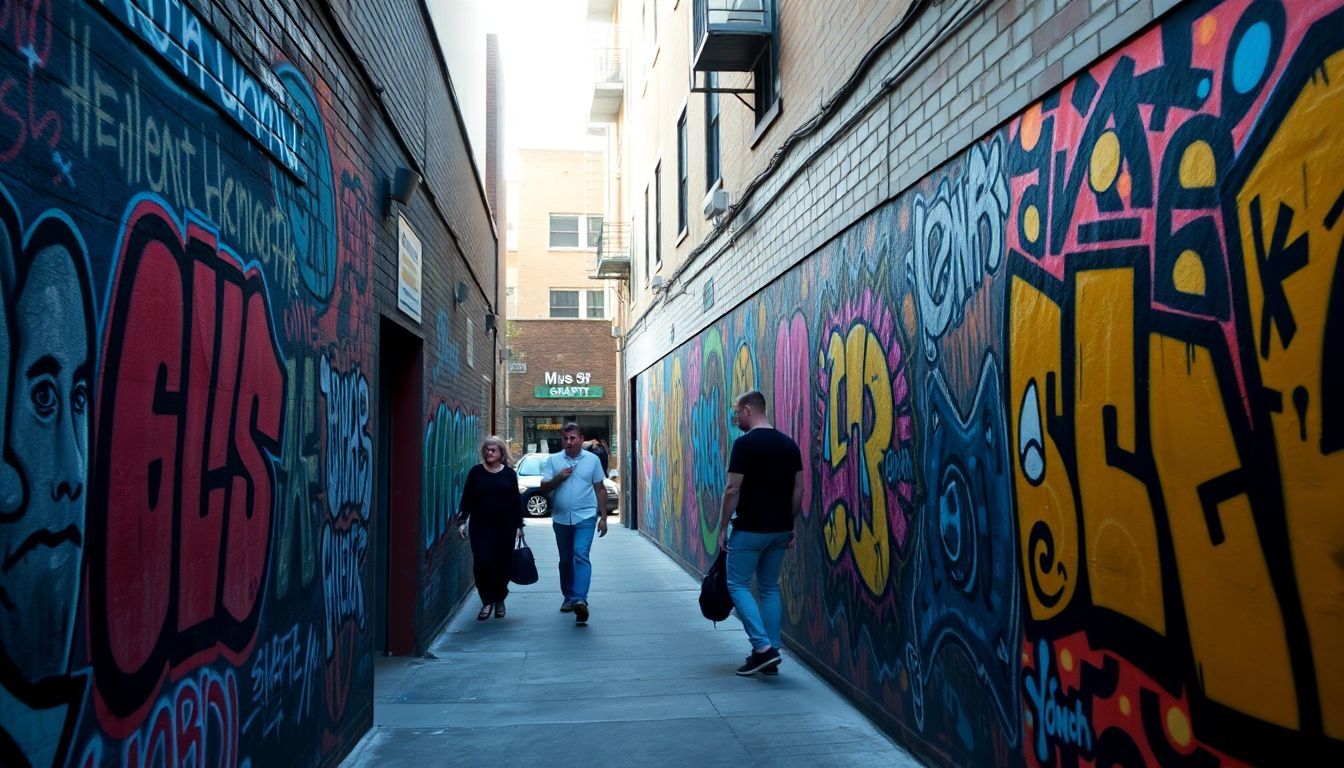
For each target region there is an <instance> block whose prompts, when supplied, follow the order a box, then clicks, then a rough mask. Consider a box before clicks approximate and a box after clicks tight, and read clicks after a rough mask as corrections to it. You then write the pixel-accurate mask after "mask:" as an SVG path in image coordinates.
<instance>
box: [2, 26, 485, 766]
mask: <svg viewBox="0 0 1344 768" xmlns="http://www.w3.org/2000/svg"><path fill="white" fill-rule="evenodd" d="M335 5H337V6H340V7H337V8H335V9H333V8H332V4H327V3H310V2H298V1H297V0H285V1H283V2H261V1H260V0H255V1H244V2H233V1H229V2H206V0H190V1H189V2H186V3H181V4H178V3H137V4H132V3H106V4H103V3H83V2H76V1H75V0H57V1H56V2H43V3H38V2H30V1H29V0H21V2H17V3H13V4H11V5H10V6H8V7H7V9H6V11H5V14H4V19H3V21H2V22H0V25H7V26H5V29H6V33H5V35H3V42H0V79H3V86H0V87H2V88H3V90H4V91H5V92H7V93H12V94H16V93H23V94H25V96H24V100H25V103H27V104H28V107H25V108H24V109H23V110H22V111H23V112H24V117H22V118H21V119H18V120H9V121H5V124H4V127H3V128H0V145H3V148H0V242H3V243H4V245H3V247H0V398H3V400H4V407H3V408H0V412H3V413H5V414H6V419H5V421H3V422H0V441H3V445H4V451H3V459H0V549H3V550H4V551H6V552H10V553H14V552H17V551H19V550H21V549H22V548H24V547H31V546H33V545H37V546H39V547H50V548H51V549H52V550H53V554H51V556H45V555H44V556H42V557H41V558H38V557H36V556H34V557H29V558H20V560H19V561H16V562H14V563H10V564H7V567H6V569H5V571H6V573H5V574H4V576H3V577H0V596H2V597H3V598H4V600H3V602H4V603H6V610H5V611H4V612H3V615H2V616H0V688H3V689H4V690H3V692H2V695H0V753H3V757H2V758H0V762H4V763H6V764H9V763H11V762H16V763H17V764H34V765H53V764H56V765H65V764H80V765H85V764H90V765H105V764H123V763H124V764H131V763H136V762H137V761H138V760H140V759H150V760H152V759H156V758H153V757H152V754H151V750H157V749H162V750H163V752H162V753H159V754H162V755H168V756H183V758H184V759H185V756H186V755H188V754H190V752H189V750H191V749H195V750H197V752H196V755H197V759H198V760H199V761H200V762H201V763H202V764H217V763H224V762H230V763H233V762H236V763H246V762H251V763H254V764H260V763H267V764H271V763H275V764H286V765H316V764H334V763H335V762H337V761H339V760H340V758H341V757H342V756H343V755H344V754H345V753H346V752H347V751H348V749H349V748H350V746H351V745H352V744H353V743H354V741H355V740H356V739H358V738H359V737H360V735H361V734H362V733H363V732H364V731H365V730H367V728H368V727H369V725H370V723H371V720H372V683H373V680H372V658H373V653H374V644H375V635H377V634H379V633H380V632H381V626H382V623H383V621H384V615H385V613H387V612H388V608H389V607H388V606H387V605H384V604H383V599H382V595H383V594H384V590H382V589H380V588H379V587H380V585H385V584H386V583H387V582H386V578H387V566H386V563H380V562H379V561H378V558H379V555H378V554H377V553H379V552H381V551H383V547H382V546H381V545H382V543H383V540H384V539H385V538H388V539H391V540H392V541H393V544H392V545H391V547H390V548H389V551H390V552H391V553H392V554H393V557H394V558H395V561H396V562H403V563H413V564H414V567H413V568H411V569H408V570H406V571H404V572H405V573H406V574H407V581H406V582H405V584H406V589H404V590H403V591H401V592H400V594H399V598H398V599H399V600H401V601H402V602H401V604H400V605H401V608H402V609H403V610H402V611H401V613H400V614H396V613H395V612H394V615H396V616H397V617H398V618H397V619H396V620H395V621H394V622H393V623H394V624H395V626H394V627H393V634H395V635H398V636H401V637H403V638H404V640H405V643H404V647H402V648H400V650H402V651H403V652H411V651H414V650H416V649H417V647H418V648H423V647H424V646H425V645H426V644H427V643H428V640H429V639H430V638H431V636H432V634H433V633H434V632H435V631H436V629H437V628H438V627H439V626H440V625H442V623H443V622H444V621H445V620H446V618H447V615H448V613H449V611H450V610H451V608H452V607H453V606H454V605H455V604H456V603H457V602H458V601H459V600H460V599H461V598H462V597H463V596H464V595H465V593H466V591H467V589H468V588H469V586H470V583H471V581H470V579H471V577H470V571H469V558H468V557H463V556H462V553H463V552H464V549H465V545H464V544H461V543H460V542H458V541H457V539H456V537H452V538H449V537H446V536H444V535H443V534H444V532H445V524H446V519H445V514H446V512H447V511H448V510H449V509H450V507H451V506H452V505H453V504H455V498H454V497H453V494H454V492H455V490H456V484H457V483H459V482H460V480H459V478H460V475H461V472H462V470H463V469H464V467H466V466H469V465H470V464H471V463H474V461H475V456H476V452H475V448H476V445H477V444H478V441H479V438H480V433H481V428H480V420H481V419H482V417H483V416H484V415H486V414H487V413H488V411H487V409H488V407H489V388H490V387H491V386H492V384H493V381H492V380H493V377H492V370H493V365H492V357H493V355H492V347H491V345H492V343H493V340H492V338H491V337H490V336H489V335H488V334H486V333H485V332H484V316H485V314H486V312H487V311H488V309H489V307H490V305H491V303H492V301H493V297H491V296H490V295H488V294H487V293H486V291H485V290H484V288H483V287H482V286H481V284H479V283H478V281H477V279H476V277H475V276H477V275H482V274H483V275H486V276H487V277H489V276H490V275H493V274H494V270H495V269H496V263H495V256H494V254H495V247H496V243H495V240H494V236H493V233H492V231H491V227H490V222H489V218H488V215H487V213H486V206H485V203H484V201H483V199H482V193H481V188H480V185H479V182H478V179H477V177H476V174H475V172H474V170H473V168H472V166H471V165H470V162H469V161H468V159H467V155H466V152H465V143H464V139H463V137H462V135H461V129H460V121H459V120H458V119H457V115H456V111H455V106H454V104H453V100H452V98H451V94H450V92H449V90H448V87H447V80H446V78H445V77H444V76H443V73H442V71H441V69H440V68H439V66H438V64H437V62H438V60H439V57H438V52H437V50H436V49H435V48H434V47H433V43H432V42H431V41H432V37H431V36H430V35H429V34H428V33H427V30H426V28H425V21H424V19H425V16H424V14H423V13H422V8H421V6H419V5H418V4H412V3H402V2H397V1H396V0H389V1H388V2H372V3H362V4H360V5H359V9H358V13H359V14H361V16H360V18H361V19H363V18H364V16H363V15H362V14H367V16H368V17H370V18H378V19H380V20H381V24H380V25H376V26H375V25H370V24H363V23H361V24H360V25H358V28H357V25H355V24H353V23H352V19H350V18H349V17H347V16H345V15H344V14H345V13H346V12H347V11H349V10H350V8H348V7H346V4H335ZM137 9H139V10H138V11H137ZM333 13H335V14H336V15H333ZM139 14H143V15H139ZM170 43H175V44H177V45H178V46H179V47H178V48H177V49H172V48H170V47H168V46H169V44H170ZM393 50H395V51H396V52H397V55H398V56H401V57H402V59H401V60H402V61H403V62H404V61H405V60H406V58H407V57H409V59H410V60H412V61H415V62H417V63H419V64H423V66H415V67H407V68H404V72H403V74H404V75H405V76H400V77H393V76H391V75H390V74H389V75H383V74H382V72H383V71H384V70H383V69H380V68H378V67H375V68H374V70H373V71H372V74H370V72H369V70H367V69H366V64H365V62H390V61H391V52H392V51H393ZM164 51H167V53H165V52H164ZM386 71H387V72H389V73H391V72H396V69H394V68H391V67H387V68H386ZM380 89H381V93H380ZM384 99H386V100H387V103H388V105H389V107H388V111H386V112H385V111H384V107H383V106H382V104H383V100H384ZM412 104H413V105H414V111H413V114H414V115H415V116H416V120H415V122H414V123H412V122H408V121H406V120H405V119H404V118H405V117H406V115H407V114H411V113H408V112H407V111H406V109H407V105H412ZM397 105H400V106H397ZM398 115H400V117H397V116H398ZM393 118H396V119H393ZM426 126H428V127H426ZM398 167H419V168H421V169H423V170H424V172H425V177H426V184H425V185H424V186H423V187H422V190H421V192H419V193H417V194H416V195H415V196H414V197H413V198H412V199H411V201H410V202H409V204H407V205H406V206H403V207H399V211H398V212H397V213H399V214H400V215H402V216H404V217H405V219H406V221H407V222H408V223H409V224H410V226H411V227H413V228H414V230H415V232H416V233H417V235H418V237H419V238H420V239H421V241H422V243H423V246H424V259H425V262H424V269H423V279H422V294H423V295H422V302H421V303H422V306H421V314H422V318H423V319H422V321H421V322H415V321H413V320H411V319H410V318H408V317H407V316H406V315H404V314H403V313H400V312H399V311H398V309H397V298H396V291H397V264H398V261H397V259H398V256H397V237H398V232H397V230H398V216H396V215H394V216H391V217H384V215H383V210H382V207H383V194H384V192H383V190H384V183H385V181H386V180H387V179H388V178H389V177H390V176H391V175H392V173H393V172H394V170H395V169H396V168H398ZM459 280H465V281H466V282H467V283H468V285H469V286H470V290H469V291H468V292H467V295H466V296H465V298H464V300H463V301H460V302H459V301H455V300H454V298H453V287H454V286H455V285H456V284H457V282H458V281H459ZM35 318H41V319H42V322H41V323H34V319H35ZM392 326H397V327H400V328H401V329H403V330H404V332H405V333H406V334H408V335H409V336H410V337H411V338H412V339H414V342H413V343H412V344H411V347H412V348H414V349H413V351H414V350H418V356H419V360H420V363H421V364H422V365H423V370H424V380H423V381H417V382H413V383H412V385H411V387H410V390H412V391H414V390H420V394H421V397H422V398H423V410H422V411H421V412H420V413H415V414H412V415H413V416H414V418H413V419H412V420H411V421H413V423H414V424H415V425H416V426H417V427H420V428H424V429H425V430H426V439H425V440H423V441H422V440H420V439H418V437H419V436H418V435H417V436H416V437H417V439H412V440H409V441H406V442H408V443H409V444H411V445H412V446H414V448H415V449H416V450H417V451H419V450H420V449H421V448H422V447H423V448H424V449H425V451H426V452H425V454H424V455H423V456H422V459H423V461H422V464H423V467H420V469H422V470H423V476H424V480H425V483H424V489H423V490H424V493H423V501H424V503H423V504H420V505H416V504H414V503H412V504H410V505H407V506H399V507H398V508H397V513H396V515H395V519H394V516H393V514H392V510H390V509H388V508H387V507H386V506H385V505H384V503H383V501H382V499H383V498H384V488H383V483H382V482H380V481H379V479H378V478H379V477H380V476H382V475H385V474H386V473H385V472H384V469H385V465H384V464H383V463H382V462H383V458H382V455H381V454H380V447H381V446H382V444H383V443H384V442H385V441H384V437H385V436H386V435H387V432H388V430H387V427H388V425H387V424H385V423H383V422H382V419H381V412H382V410H383V409H382V406H383V405H384V404H385V403H386V402H387V400H388V398H386V397H385V396H384V395H385V394H386V393H383V392H381V391H380V386H381V384H382V382H381V380H380V373H382V372H383V366H382V362H383V361H382V356H383V352H384V350H383V348H382V347H381V342H380V339H381V338H382V333H383V331H385V330H387V329H388V328H389V327H392ZM394 362H396V363H401V362H405V361H404V360H397V361H394ZM34 365H37V367H36V368H34ZM18 370H23V371H25V372H34V375H36V373H35V372H36V371H41V372H42V375H41V377H40V378H41V379H42V380H41V381H40V382H39V381H27V382H25V383H24V384H23V385H22V386H23V387H24V388H25V391H23V392H20V391H19V389H18V386H19V385H18V384H16V383H15V382H18V381H20V379H18V378H15V377H13V376H11V373H14V372H16V371H18ZM15 375H16V376H17V374H15ZM25 375H26V374H25ZM412 399H415V398H412ZM9 414H16V416H15V417H13V418H10V417H9V416H8V415H9ZM57 426H59V429H57ZM419 490H420V489H413V490H412V491H411V492H410V493H409V494H406V495H408V496H409V497H411V498H412V499H421V497H422V494H421V493H419V492H418V491H419ZM450 498H452V499H453V501H452V502H450V501H449V499H450ZM16 521H18V522H16ZM36 531H51V532H54V533H51V534H50V535H49V536H45V538H44V535H39V534H36V533H35V532H36ZM393 533H400V534H402V535H399V536H396V537H394V536H393V535H392V534H393ZM53 537H54V538H53ZM25 542H27V544H25ZM403 544H405V545H406V546H404V547H403ZM403 598H404V599H403ZM10 606H12V607H10ZM390 643H391V640H389V639H384V640H382V641H380V642H379V645H381V646H385V647H387V646H389V645H390ZM277 670H284V672H283V673H281V672H278V671H277ZM16 754H17V756H16ZM147 755H149V757H146V756H147Z"/></svg>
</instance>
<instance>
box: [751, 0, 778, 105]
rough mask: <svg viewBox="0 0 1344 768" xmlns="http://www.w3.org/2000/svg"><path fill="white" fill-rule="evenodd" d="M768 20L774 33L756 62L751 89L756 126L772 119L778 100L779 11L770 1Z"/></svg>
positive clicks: (772, 1)
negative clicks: (767, 47)
mask: <svg viewBox="0 0 1344 768" xmlns="http://www.w3.org/2000/svg"><path fill="white" fill-rule="evenodd" d="M770 20H771V23H772V25H773V26H774V32H773V33H772V34H771V36H770V43H769V50H767V51H764V52H763V53H762V54H761V57H760V59H759V60H757V62H756V71H755V75H754V77H753V78H752V80H754V81H755V82H754V85H753V87H754V88H755V89H756V124H757V125H760V124H761V123H763V122H765V121H766V120H767V119H773V118H774V114H773V111H772V110H771V107H774V106H775V102H776V101H778V100H779V44H778V40H779V9H778V7H777V5H776V3H775V2H774V0H770Z"/></svg>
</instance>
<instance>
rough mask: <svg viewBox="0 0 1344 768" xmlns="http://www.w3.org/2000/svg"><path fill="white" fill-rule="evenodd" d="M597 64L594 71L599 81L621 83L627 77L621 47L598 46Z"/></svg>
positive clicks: (596, 79)
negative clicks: (622, 61)
mask: <svg viewBox="0 0 1344 768" xmlns="http://www.w3.org/2000/svg"><path fill="white" fill-rule="evenodd" d="M596 54H597V62H596V63H597V66H596V69H595V71H594V72H593V75H594V80H595V81H596V82H599V83H619V82H622V81H623V80H624V79H625V78H624V77H623V75H624V74H625V72H624V70H623V68H622V67H621V49H620V48H598V49H597V51H596Z"/></svg>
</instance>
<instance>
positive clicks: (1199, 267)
mask: <svg viewBox="0 0 1344 768" xmlns="http://www.w3.org/2000/svg"><path fill="white" fill-rule="evenodd" d="M1171 279H1172V282H1173V283H1175V285H1176V290H1178V291H1180V292H1181V293H1189V294H1192V295H1194V296H1203V295H1204V291H1205V285H1204V260H1203V259H1201V258H1199V254H1198V253H1195V252H1194V251H1181V255H1180V256H1177V257H1176V265H1175V266H1174V267H1172V273H1171Z"/></svg>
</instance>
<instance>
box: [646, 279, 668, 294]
mask: <svg viewBox="0 0 1344 768" xmlns="http://www.w3.org/2000/svg"><path fill="white" fill-rule="evenodd" d="M666 286H667V281H666V280H664V279H663V276H662V275H654V276H653V277H652V278H650V280H649V287H650V288H652V289H653V290H655V291H661V290H663V288H664V287H666Z"/></svg>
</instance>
